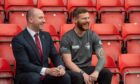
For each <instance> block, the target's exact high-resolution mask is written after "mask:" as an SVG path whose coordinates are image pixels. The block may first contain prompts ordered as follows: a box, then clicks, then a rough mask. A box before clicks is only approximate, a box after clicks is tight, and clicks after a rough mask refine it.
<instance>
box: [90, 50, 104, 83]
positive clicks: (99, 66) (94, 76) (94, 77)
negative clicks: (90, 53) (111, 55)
mask: <svg viewBox="0 0 140 84" xmlns="http://www.w3.org/2000/svg"><path fill="white" fill-rule="evenodd" d="M95 52H96V55H97V58H98V63H97V65H96V67H95V70H94V72H93V73H91V74H90V81H96V80H97V78H98V76H99V72H100V71H101V69H102V68H103V67H104V64H105V58H104V50H103V48H99V49H97V50H96V51H95Z"/></svg>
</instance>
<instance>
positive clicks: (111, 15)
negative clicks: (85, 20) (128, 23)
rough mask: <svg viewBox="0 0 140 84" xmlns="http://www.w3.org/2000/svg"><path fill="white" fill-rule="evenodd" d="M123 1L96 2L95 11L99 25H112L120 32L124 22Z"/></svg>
mask: <svg viewBox="0 0 140 84" xmlns="http://www.w3.org/2000/svg"><path fill="white" fill-rule="evenodd" d="M123 6H124V0H110V1H108V0H97V9H98V10H99V18H100V22H101V23H109V24H114V25H115V26H116V28H117V29H118V30H119V31H121V26H122V24H123V23H124V21H125V10H124V7H123Z"/></svg>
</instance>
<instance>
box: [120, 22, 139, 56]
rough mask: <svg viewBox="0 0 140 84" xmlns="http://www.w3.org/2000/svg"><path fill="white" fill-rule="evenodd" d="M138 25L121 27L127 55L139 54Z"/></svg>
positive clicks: (131, 24)
mask: <svg viewBox="0 0 140 84" xmlns="http://www.w3.org/2000/svg"><path fill="white" fill-rule="evenodd" d="M139 26H140V24H133V23H130V24H124V25H123V27H122V37H123V39H124V43H125V48H126V50H127V53H140V52H139V49H140V29H139Z"/></svg>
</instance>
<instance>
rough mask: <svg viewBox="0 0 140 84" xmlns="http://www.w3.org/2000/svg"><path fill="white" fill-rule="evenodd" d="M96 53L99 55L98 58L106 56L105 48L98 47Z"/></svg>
mask: <svg viewBox="0 0 140 84" xmlns="http://www.w3.org/2000/svg"><path fill="white" fill-rule="evenodd" d="M96 53H97V54H96V55H97V57H98V58H102V57H104V50H103V48H100V49H98V50H97V52H96Z"/></svg>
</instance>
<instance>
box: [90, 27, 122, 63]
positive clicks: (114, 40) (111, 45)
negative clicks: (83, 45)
mask: <svg viewBox="0 0 140 84" xmlns="http://www.w3.org/2000/svg"><path fill="white" fill-rule="evenodd" d="M91 30H93V31H94V32H96V33H97V34H98V35H99V37H100V38H101V40H102V44H103V48H104V50H105V55H106V56H111V57H112V58H113V60H114V61H115V62H117V61H118V56H119V55H120V54H121V43H122V39H121V37H120V35H119V31H118V30H117V28H115V26H114V25H112V24H93V25H92V29H91Z"/></svg>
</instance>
